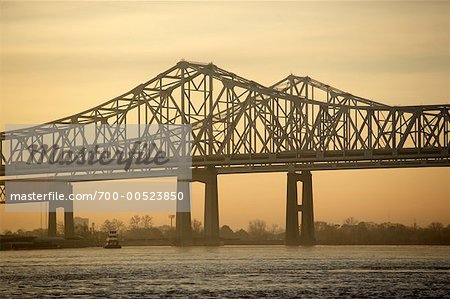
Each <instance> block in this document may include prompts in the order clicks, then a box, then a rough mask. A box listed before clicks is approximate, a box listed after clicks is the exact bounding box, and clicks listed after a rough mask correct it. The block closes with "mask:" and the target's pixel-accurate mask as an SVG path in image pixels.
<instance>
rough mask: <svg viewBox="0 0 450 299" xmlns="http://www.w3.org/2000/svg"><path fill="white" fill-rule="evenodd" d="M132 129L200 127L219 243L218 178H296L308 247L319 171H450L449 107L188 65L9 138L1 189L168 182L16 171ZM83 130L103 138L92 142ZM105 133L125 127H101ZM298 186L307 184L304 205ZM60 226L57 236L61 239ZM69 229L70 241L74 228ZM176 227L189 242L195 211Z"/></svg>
mask: <svg viewBox="0 0 450 299" xmlns="http://www.w3.org/2000/svg"><path fill="white" fill-rule="evenodd" d="M129 124H140V125H163V124H164V125H190V126H191V129H192V132H191V134H192V135H191V136H192V140H191V146H190V147H189V149H188V154H189V155H190V156H191V157H192V177H191V178H190V181H201V182H203V183H205V185H206V192H205V221H204V224H205V239H206V240H209V242H211V243H214V244H215V243H217V241H218V238H219V219H218V218H219V217H218V194H217V175H218V174H232V173H253V172H275V171H279V172H287V173H288V179H287V204H286V207H287V208H286V242H287V244H298V242H299V241H302V242H304V243H305V244H307V243H312V242H313V241H314V217H313V201H312V177H311V171H313V170H333V169H368V168H399V167H445V166H450V154H449V151H450V143H449V138H450V131H449V129H450V128H449V127H450V105H449V104H444V105H424V106H389V105H385V104H382V103H379V102H376V101H374V100H369V99H365V98H361V97H357V96H354V95H352V94H350V93H347V92H344V91H342V90H339V89H337V88H334V87H331V86H329V85H326V84H323V83H321V82H318V81H316V80H314V79H311V78H309V77H297V76H294V75H289V76H288V77H286V78H285V79H283V80H281V81H279V82H277V83H275V84H273V85H272V86H270V87H267V86H263V85H261V84H259V83H257V82H254V81H251V80H248V79H246V78H243V77H240V76H238V75H236V74H234V73H231V72H228V71H226V70H224V69H221V68H219V67H217V66H215V65H214V64H203V63H192V62H186V61H180V62H179V63H177V64H176V65H175V66H174V67H172V68H170V69H168V70H167V71H165V72H163V73H161V74H159V75H157V76H156V77H154V78H153V79H151V80H150V81H147V82H145V83H143V84H140V85H138V86H137V87H135V88H134V89H132V90H131V91H129V92H127V93H125V94H123V95H121V96H118V97H116V98H114V99H112V100H109V101H107V102H105V103H103V104H101V105H99V106H97V107H94V108H92V109H89V110H86V111H83V112H81V113H78V114H74V115H71V116H68V117H65V118H61V119H58V120H55V121H52V122H49V123H46V124H42V125H38V126H34V127H30V128H23V129H18V130H14V131H7V132H3V133H0V139H1V151H0V152H1V165H0V167H1V168H0V169H1V173H0V175H2V176H3V181H2V182H3V184H4V182H5V181H7V180H12V178H9V177H8V176H7V173H5V169H8V167H11V168H12V169H15V170H16V171H17V172H16V173H15V174H16V175H15V176H14V179H20V178H21V177H25V176H26V175H27V174H29V173H31V172H32V173H33V174H35V175H36V174H37V175H39V174H42V175H49V174H50V175H52V174H54V175H55V178H58V179H63V180H67V181H72V182H80V181H92V180H111V179H124V178H137V177H148V176H158V175H160V174H158V171H157V170H151V169H147V168H144V167H143V168H141V169H133V170H132V171H128V172H125V171H124V170H123V169H121V168H117V169H116V168H111V167H110V168H104V169H101V168H97V169H89V168H83V167H79V168H77V169H73V168H70V169H69V168H66V169H65V168H64V167H63V166H61V167H60V168H59V169H58V170H57V171H55V170H54V169H49V168H42V167H41V168H40V167H38V165H37V164H36V165H34V166H36V167H33V168H32V170H31V168H23V171H22V172H21V171H20V169H21V168H20V167H17V166H20V165H24V163H26V162H27V160H28V159H29V154H27V153H28V152H29V147H30V146H33V145H35V146H40V145H42V144H44V143H45V140H47V139H48V138H51V140H52V142H53V143H54V144H55V143H56V144H58V145H59V146H60V147H61V148H62V149H76V148H79V147H80V146H85V147H92V146H93V145H100V146H103V147H107V146H108V147H111V146H113V147H117V148H129V147H130V145H131V141H132V138H129V136H127V135H126V134H125V133H124V131H122V130H121V129H120V127H121V126H122V125H129ZM74 125H80V126H79V127H77V126H74ZM84 125H93V126H95V127H97V128H98V132H102V133H101V134H100V133H99V134H95V136H94V139H92V138H90V139H89V138H88V137H87V136H84V131H83V129H82V128H83V126H84ZM105 126H110V127H114V126H116V127H117V128H118V129H116V130H104V129H102V128H104V127H105ZM139 136H141V135H139ZM139 136H138V138H139ZM161 146H163V145H161ZM166 147H167V148H166V152H168V153H170V154H171V155H177V154H179V152H180V151H181V147H173V146H172V147H170V148H169V147H168V145H166ZM184 150H185V149H184ZM31 166H33V165H31ZM174 175H176V169H174ZM298 181H301V182H302V185H303V192H302V193H303V196H302V204H301V205H298V200H297V187H296V186H297V182H298ZM183 184H189V182H186V180H179V185H180V188H189V187H188V186H187V187H186V186H182V185H183ZM2 190H3V193H4V188H3V189H2ZM299 211H300V212H301V215H302V219H301V220H302V221H301V234H299V229H298V226H299V219H298V212H299ZM49 217H53V215H51V216H49ZM68 218H70V217H68ZM49 219H50V218H49ZM52 219H53V218H52ZM55 221H56V220H55ZM51 222H52V223H53V222H54V221H53V220H52V221H51ZM52 223H50V222H49V233H50V234H53V233H54V232H55V228H54V227H53V226H52V225H53V224H52ZM67 223H68V225H69V230H68V233H70V231H71V229H70V225H72V226H73V224H71V223H70V220H68V222H67ZM176 224H177V240H178V241H179V242H180V243H182V244H188V243H189V242H190V239H191V232H190V231H191V225H190V213H188V212H178V213H177V223H176ZM55 225H56V224H55ZM66 226H67V225H66ZM55 227H56V226H55ZM66 232H67V230H66Z"/></svg>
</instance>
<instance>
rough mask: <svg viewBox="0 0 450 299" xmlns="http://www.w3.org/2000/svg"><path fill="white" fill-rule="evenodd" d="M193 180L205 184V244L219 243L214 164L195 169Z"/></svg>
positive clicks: (215, 244)
mask: <svg viewBox="0 0 450 299" xmlns="http://www.w3.org/2000/svg"><path fill="white" fill-rule="evenodd" d="M193 180H195V181H199V182H202V183H204V184H205V211H204V237H205V243H206V245H211V246H218V245H220V237H219V196H218V191H217V170H216V168H215V167H214V166H208V167H207V168H206V169H201V170H197V171H196V172H194V173H193Z"/></svg>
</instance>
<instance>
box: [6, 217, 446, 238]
mask: <svg viewBox="0 0 450 299" xmlns="http://www.w3.org/2000/svg"><path fill="white" fill-rule="evenodd" d="M315 229H316V243H317V244H328V245H374V244H379V245H388V244H390V245H401V244H405V245H406V244H424V245H450V225H447V226H444V225H442V224H441V223H439V222H434V223H431V224H430V225H428V226H426V227H421V226H418V225H412V226H406V225H403V224H399V223H381V224H377V223H372V222H358V221H356V220H354V219H353V218H348V219H347V220H345V222H344V224H342V225H340V224H331V223H326V222H323V221H318V222H315ZM75 230H76V234H77V236H78V237H80V238H83V239H86V240H97V241H102V240H104V239H105V238H106V235H107V233H108V231H110V230H118V231H119V234H120V239H122V240H171V239H174V238H175V228H174V227H171V226H169V225H163V226H154V225H153V219H152V217H151V216H149V215H145V216H139V215H136V216H133V217H132V218H131V219H130V220H129V221H128V223H127V224H125V223H124V222H123V221H121V220H118V219H112V220H106V221H105V222H104V223H103V224H102V225H101V226H100V227H99V228H97V227H96V226H95V224H94V223H92V224H91V226H90V227H87V226H76V228H75ZM63 231H64V228H63V225H62V223H59V224H58V233H59V234H60V235H61V236H62V235H63ZM192 232H193V236H194V238H196V239H201V238H202V237H203V227H202V223H201V222H200V221H198V220H196V219H194V220H193V221H192ZM3 233H4V235H20V236H45V235H46V233H47V232H46V230H41V229H37V230H33V231H24V230H18V231H16V232H14V233H13V232H11V231H5V232H3ZM220 238H221V239H222V240H224V241H225V243H226V241H227V240H229V241H234V242H235V243H236V242H239V241H243V242H245V243H247V244H248V243H251V242H252V241H255V243H259V242H260V241H265V243H266V244H267V243H270V241H274V243H279V242H280V240H283V239H284V230H282V229H281V228H280V227H279V226H277V225H272V226H268V225H267V223H266V222H265V221H263V220H252V221H250V222H249V225H248V227H247V229H238V230H235V231H233V230H232V229H231V228H230V227H229V226H228V225H224V226H222V227H221V228H220Z"/></svg>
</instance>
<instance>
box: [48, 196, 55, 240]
mask: <svg viewBox="0 0 450 299" xmlns="http://www.w3.org/2000/svg"><path fill="white" fill-rule="evenodd" d="M47 234H48V236H49V237H56V205H55V203H54V202H53V201H50V202H49V203H48V227H47Z"/></svg>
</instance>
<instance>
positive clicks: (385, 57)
mask: <svg viewBox="0 0 450 299" xmlns="http://www.w3.org/2000/svg"><path fill="white" fill-rule="evenodd" d="M449 15H450V2H448V1H441V2H431V1H426V2H416V1H414V2H412V1H401V2H375V1H363V2H354V1H329V2H328V1H320V2H312V1H311V2H303V1H302V2H258V1H252V2H235V1H233V2H214V3H209V2H109V1H105V2H7V1H1V2H0V38H1V39H0V51H1V52H0V104H1V105H0V108H1V110H0V111H1V119H0V129H1V130H3V129H4V127H5V125H8V124H39V123H43V122H47V121H50V120H53V119H57V118H61V117H64V116H67V115H71V114H74V113H77V112H80V111H82V110H85V109H88V108H91V107H93V106H96V105H98V104H101V103H102V102H104V101H106V100H109V99H111V98H113V97H115V96H117V95H119V94H122V93H124V92H125V91H128V90H130V89H131V88H133V87H135V86H137V85H139V84H140V83H142V82H145V81H147V80H149V79H151V78H153V77H154V76H156V75H157V74H159V73H161V72H162V71H164V70H166V69H168V68H170V67H171V66H173V65H174V64H175V63H176V62H178V61H179V60H181V59H186V60H190V61H200V62H214V63H215V64H216V65H218V66H219V67H221V68H223V69H226V70H229V71H232V72H234V73H237V74H239V75H241V76H243V77H246V78H249V79H251V80H254V81H257V82H260V83H262V84H264V85H271V84H272V83H274V82H277V81H279V80H280V79H281V78H284V77H286V76H287V75H288V74H290V73H294V74H296V75H301V76H305V75H308V76H310V77H312V78H315V79H316V80H319V81H322V82H325V83H327V84H329V85H332V86H335V87H337V88H339V89H342V90H345V91H348V92H350V93H352V94H356V95H359V96H362V97H366V98H370V99H373V100H376V101H378V102H383V103H386V104H389V105H420V104H442V103H446V104H448V103H450V18H449ZM449 177H450V169H448V168H439V169H436V168H435V169H432V168H428V169H397V170H393V169H390V170H340V171H317V172H314V173H313V180H314V202H315V219H316V220H323V221H328V222H335V223H342V222H343V221H344V219H346V218H347V217H354V218H356V219H357V220H361V221H374V222H386V221H391V222H400V223H404V224H412V223H414V222H417V223H418V224H420V225H428V224H429V223H430V222H432V221H440V222H443V223H444V224H450V216H449V215H450V187H449V184H448V178H449ZM285 193H286V174H282V173H274V174H258V175H223V176H221V177H219V201H220V202H219V205H220V217H221V219H220V221H221V224H229V225H230V226H231V227H232V228H241V227H243V228H245V227H247V224H248V222H249V221H250V220H252V219H256V218H259V219H263V220H265V221H267V222H268V223H269V224H277V225H279V226H281V227H284V213H285V197H286V194H285ZM202 194H203V189H202V186H201V185H200V184H198V183H196V184H194V187H193V197H194V198H193V217H194V218H197V219H200V220H201V219H202V218H203V212H202V209H203V202H202V196H203V195H202ZM0 213H1V214H0V231H3V230H4V229H17V228H20V227H23V228H31V227H37V226H39V225H40V215H39V213H34V214H33V213H27V214H23V215H19V216H17V215H13V214H11V213H5V212H4V211H0ZM79 216H88V217H89V218H90V219H91V221H95V222H97V223H100V222H102V221H103V220H104V219H105V218H112V217H117V218H122V219H124V220H125V219H128V218H129V217H130V215H128V214H126V215H125V214H123V215H111V214H80V215H79ZM152 216H154V218H155V224H167V223H169V219H168V217H167V214H161V213H159V214H156V213H155V214H154V215H152Z"/></svg>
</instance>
